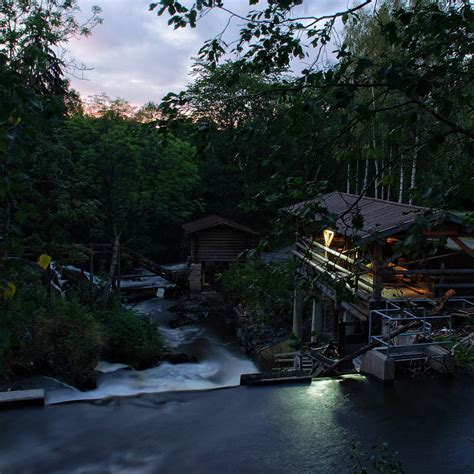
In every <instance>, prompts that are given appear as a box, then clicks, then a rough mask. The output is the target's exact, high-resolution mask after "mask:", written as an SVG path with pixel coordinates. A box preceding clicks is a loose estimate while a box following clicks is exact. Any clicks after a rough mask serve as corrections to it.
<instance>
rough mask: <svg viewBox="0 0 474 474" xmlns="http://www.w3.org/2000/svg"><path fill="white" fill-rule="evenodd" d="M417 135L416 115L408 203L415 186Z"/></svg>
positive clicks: (411, 202) (410, 202) (410, 201)
mask: <svg viewBox="0 0 474 474" xmlns="http://www.w3.org/2000/svg"><path fill="white" fill-rule="evenodd" d="M418 140H419V135H418V117H417V119H416V127H415V153H414V154H413V161H412V163H411V178H410V200H409V201H408V204H413V191H414V190H415V187H416V165H417V161H418V143H419V141H418Z"/></svg>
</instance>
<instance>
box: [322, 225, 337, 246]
mask: <svg viewBox="0 0 474 474" xmlns="http://www.w3.org/2000/svg"><path fill="white" fill-rule="evenodd" d="M323 235H324V245H325V246H326V247H329V246H330V245H331V242H332V239H333V238H334V231H333V230H330V229H324V231H323Z"/></svg>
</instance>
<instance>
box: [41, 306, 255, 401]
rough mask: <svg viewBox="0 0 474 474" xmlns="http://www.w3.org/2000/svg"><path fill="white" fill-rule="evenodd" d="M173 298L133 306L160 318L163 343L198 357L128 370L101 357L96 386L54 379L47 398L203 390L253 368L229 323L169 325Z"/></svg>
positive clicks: (232, 383) (231, 381)
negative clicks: (79, 387)
mask: <svg viewBox="0 0 474 474" xmlns="http://www.w3.org/2000/svg"><path fill="white" fill-rule="evenodd" d="M174 303H175V302H174V301H172V300H163V299H161V298H154V299H150V300H146V301H142V302H140V303H138V304H137V305H135V306H134V308H135V309H136V310H137V311H139V312H141V313H145V314H148V315H149V316H150V317H152V318H153V319H154V320H156V321H158V322H159V324H160V328H161V332H162V334H163V336H164V338H165V340H166V343H167V345H168V346H169V347H171V349H172V350H173V351H175V352H177V353H181V352H182V353H186V354H190V355H194V356H196V357H197V359H198V362H197V363H185V364H170V363H168V362H164V363H161V364H160V365H158V366H157V367H153V368H151V369H146V370H133V369H131V368H130V367H127V366H126V365H123V364H108V363H106V362H100V363H99V365H98V367H97V368H98V369H99V371H100V372H101V373H100V375H98V377H97V389H95V390H90V391H88V392H80V391H78V390H74V388H73V387H70V386H66V385H62V386H61V385H59V386H58V385H57V384H54V385H53V387H52V388H51V389H48V390H47V391H46V403H47V404H53V403H59V402H67V401H73V400H94V399H103V398H106V397H111V396H130V395H138V394H142V393H159V392H169V391H177V390H204V389H213V388H223V387H232V386H236V385H239V383H240V375H241V374H243V373H253V372H258V369H257V367H256V366H255V364H254V363H253V362H252V361H251V360H250V359H249V358H248V357H246V356H245V355H244V354H243V353H242V351H241V350H240V348H239V346H238V345H237V343H236V342H235V341H234V337H233V334H232V332H231V331H229V328H227V327H226V326H225V325H224V324H219V323H218V321H215V320H214V321H198V322H195V323H194V324H192V325H186V326H181V327H178V328H176V329H171V328H170V327H169V324H168V322H169V320H170V319H172V318H174V317H175V315H174V314H173V313H170V312H169V311H168V307H170V306H171V305H173V304H174Z"/></svg>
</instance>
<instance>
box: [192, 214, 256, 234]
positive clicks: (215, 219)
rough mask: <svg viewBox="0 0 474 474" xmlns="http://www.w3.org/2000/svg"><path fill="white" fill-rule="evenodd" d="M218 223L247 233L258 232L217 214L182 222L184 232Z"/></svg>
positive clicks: (213, 225)
mask: <svg viewBox="0 0 474 474" xmlns="http://www.w3.org/2000/svg"><path fill="white" fill-rule="evenodd" d="M219 225H225V226H228V227H232V228H234V229H237V230H240V231H242V232H245V233H247V234H253V235H258V232H256V231H255V230H253V229H251V228H250V227H247V226H244V225H241V224H238V223H237V222H234V221H231V220H230V219H225V218H224V217H220V216H217V215H211V216H207V217H203V218H201V219H197V220H195V221H191V222H187V223H186V224H183V229H184V232H185V233H186V234H193V233H194V232H199V231H201V230H205V229H210V228H212V227H216V226H219Z"/></svg>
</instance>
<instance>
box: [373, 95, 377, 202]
mask: <svg viewBox="0 0 474 474" xmlns="http://www.w3.org/2000/svg"><path fill="white" fill-rule="evenodd" d="M372 101H373V102H372V105H373V107H374V109H375V91H374V88H373V87H372ZM372 149H373V150H374V164H375V179H374V198H376V199H377V198H378V197H379V163H378V160H377V141H376V139H375V119H373V120H372Z"/></svg>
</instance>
